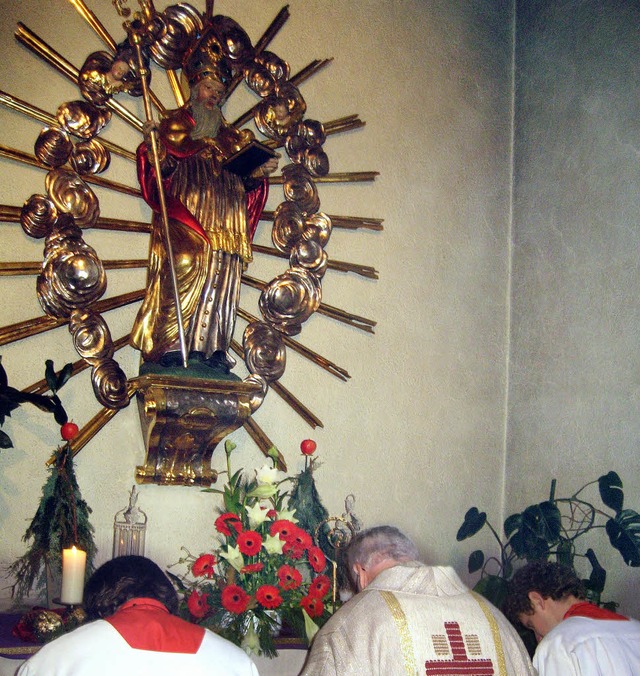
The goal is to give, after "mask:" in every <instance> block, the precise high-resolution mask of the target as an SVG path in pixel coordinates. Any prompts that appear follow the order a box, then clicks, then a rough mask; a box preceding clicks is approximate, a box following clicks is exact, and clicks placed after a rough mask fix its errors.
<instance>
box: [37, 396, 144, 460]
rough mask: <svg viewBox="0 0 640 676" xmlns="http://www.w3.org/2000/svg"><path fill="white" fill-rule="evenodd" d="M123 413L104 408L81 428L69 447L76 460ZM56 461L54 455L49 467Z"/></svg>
mask: <svg viewBox="0 0 640 676" xmlns="http://www.w3.org/2000/svg"><path fill="white" fill-rule="evenodd" d="M132 396H133V393H132V392H130V393H129V398H131V397H132ZM120 411H122V409H121V408H106V407H105V408H103V409H102V410H101V411H99V412H98V413H97V414H96V415H94V416H93V418H91V420H90V421H89V422H88V423H87V424H86V425H85V426H84V427H81V428H80V430H79V432H78V434H77V435H76V436H75V437H74V438H73V439H72V440H71V441H70V442H69V447H70V448H71V454H72V456H73V457H74V458H75V456H76V455H78V453H80V451H81V450H82V449H83V448H84V447H85V446H86V445H87V444H88V443H89V442H90V441H91V440H92V439H93V438H94V437H95V436H96V434H98V432H99V431H100V430H101V429H102V428H103V427H104V426H105V425H106V424H107V423H108V422H110V421H111V419H112V418H113V417H114V416H115V415H116V414H118V413H119V412H120ZM55 460H56V457H55V455H52V456H51V457H50V458H49V460H47V463H46V464H47V467H50V466H51V465H52V464H53V463H54V462H55Z"/></svg>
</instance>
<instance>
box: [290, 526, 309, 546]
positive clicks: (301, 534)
mask: <svg viewBox="0 0 640 676" xmlns="http://www.w3.org/2000/svg"><path fill="white" fill-rule="evenodd" d="M290 542H291V543H292V544H293V545H294V546H295V547H297V548H299V549H308V548H309V547H311V545H312V544H313V540H312V539H311V536H310V535H309V533H307V531H306V530H302V528H296V529H295V531H294V532H293V533H292V534H291V537H290Z"/></svg>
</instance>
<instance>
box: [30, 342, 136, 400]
mask: <svg viewBox="0 0 640 676" xmlns="http://www.w3.org/2000/svg"><path fill="white" fill-rule="evenodd" d="M130 335H131V334H129V333H128V334H127V335H126V336H122V338H118V340H114V341H113V349H114V351H115V352H117V351H118V350H120V349H121V348H123V347H126V346H127V345H128V344H129V336H130ZM90 367H91V364H89V362H87V361H85V360H84V359H78V361H75V362H73V364H71V377H72V378H73V376H75V375H77V374H78V373H81V372H82V371H86V369H88V368H90ZM22 391H23V392H29V393H32V394H44V393H45V392H48V391H49V385H48V383H47V380H46V378H42V379H41V380H38V381H37V382H35V383H33V385H29V387H25V388H24V389H23V390H22Z"/></svg>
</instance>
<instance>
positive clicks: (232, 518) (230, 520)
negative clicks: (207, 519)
mask: <svg viewBox="0 0 640 676" xmlns="http://www.w3.org/2000/svg"><path fill="white" fill-rule="evenodd" d="M229 526H232V527H233V529H234V530H235V532H236V533H241V532H242V521H240V517H239V516H238V515H237V514H234V513H233V512H225V513H224V514H221V515H220V516H219V517H218V518H217V519H216V521H215V527H216V530H217V531H218V533H222V534H223V535H231V530H230V528H229Z"/></svg>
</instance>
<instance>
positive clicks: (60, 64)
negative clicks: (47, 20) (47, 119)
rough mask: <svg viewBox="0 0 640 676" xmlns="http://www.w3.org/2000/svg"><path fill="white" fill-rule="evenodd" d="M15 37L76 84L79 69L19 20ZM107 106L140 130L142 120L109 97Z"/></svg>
mask: <svg viewBox="0 0 640 676" xmlns="http://www.w3.org/2000/svg"><path fill="white" fill-rule="evenodd" d="M15 37H16V40H18V42H20V43H21V44H23V45H24V46H25V47H26V48H27V49H29V50H30V51H31V52H32V53H34V54H35V55H36V56H39V57H40V58H41V59H42V60H43V61H45V62H46V63H48V64H49V65H50V66H52V67H53V68H55V69H56V70H57V71H58V72H59V73H61V74H62V75H64V76H65V77H66V78H68V79H69V80H71V82H73V84H74V85H75V84H77V82H78V76H79V75H80V71H79V70H78V69H77V68H76V67H75V66H74V65H73V64H71V63H69V61H67V60H66V59H65V58H64V57H62V56H61V55H60V54H58V52H56V50H55V49H53V48H52V47H50V46H49V45H48V44H47V43H46V42H45V41H44V40H42V39H41V38H40V37H39V36H38V35H36V34H35V33H34V32H33V31H32V30H31V29H30V28H27V26H25V25H24V24H23V23H22V22H21V21H19V22H18V29H17V30H16V32H15ZM107 107H108V108H110V109H111V110H112V111H113V112H114V113H116V115H118V116H119V117H121V118H122V119H123V120H124V121H125V122H126V123H127V124H130V125H131V126H132V127H134V129H136V130H138V131H142V121H141V120H140V119H138V118H137V117H136V116H135V115H134V114H133V113H131V112H130V111H128V110H127V109H126V108H125V107H124V106H123V105H122V104H120V103H118V102H117V101H114V99H109V101H108V103H107Z"/></svg>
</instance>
